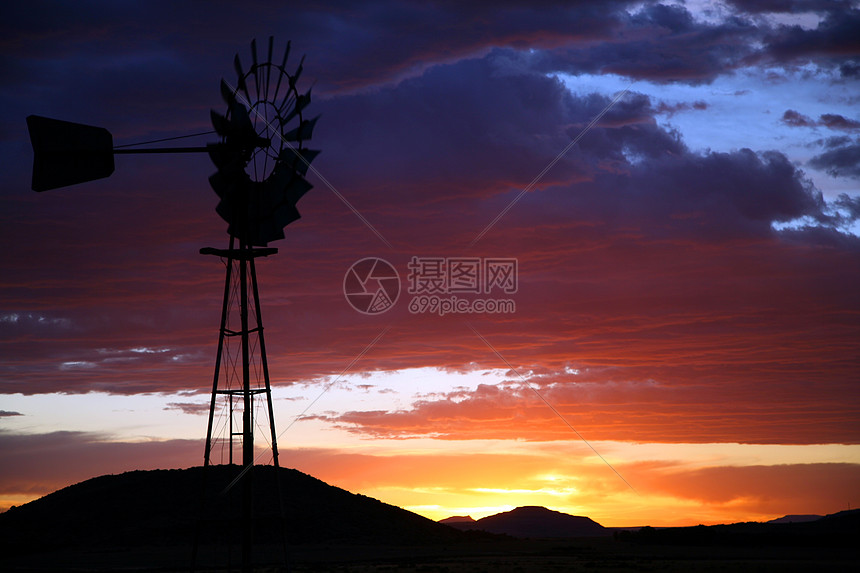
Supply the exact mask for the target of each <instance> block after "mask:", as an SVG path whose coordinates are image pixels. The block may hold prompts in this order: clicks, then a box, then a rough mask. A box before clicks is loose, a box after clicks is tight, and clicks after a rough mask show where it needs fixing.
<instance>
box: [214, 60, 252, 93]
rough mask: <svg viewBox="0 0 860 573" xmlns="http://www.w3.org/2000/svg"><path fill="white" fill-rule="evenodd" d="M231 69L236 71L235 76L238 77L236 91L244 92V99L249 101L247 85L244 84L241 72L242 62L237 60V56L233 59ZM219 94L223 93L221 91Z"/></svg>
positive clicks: (243, 74)
mask: <svg viewBox="0 0 860 573" xmlns="http://www.w3.org/2000/svg"><path fill="white" fill-rule="evenodd" d="M233 68H234V69H235V70H236V75H237V76H239V84H238V86H237V88H236V89H237V90H241V91H243V92H245V99H246V100H248V101H251V94H249V93H248V85H247V84H246V83H245V72H243V71H242V62H241V60H239V54H236V57H235V58H233ZM221 81H224V80H221ZM221 93H222V94H223V93H224V92H223V91H222V92H221ZM228 103H229V102H228Z"/></svg>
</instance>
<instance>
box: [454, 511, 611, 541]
mask: <svg viewBox="0 0 860 573" xmlns="http://www.w3.org/2000/svg"><path fill="white" fill-rule="evenodd" d="M440 523H446V524H448V525H450V526H452V527H456V528H457V529H460V530H463V531H469V530H478V531H486V532H489V533H496V534H502V535H510V536H512V537H521V538H547V539H548V538H562V537H603V536H609V535H612V532H611V531H610V530H608V529H606V528H605V527H603V526H602V525H600V524H599V523H597V522H595V521H593V520H591V519H589V518H588V517H579V516H574V515H568V514H566V513H561V512H559V511H553V510H551V509H547V508H545V507H536V506H526V507H518V508H516V509H514V510H511V511H507V512H504V513H497V514H495V515H490V516H487V517H483V518H481V519H479V520H477V521H475V520H472V519H471V518H469V519H468V520H466V519H464V518H462V517H456V518H454V517H450V518H448V519H445V520H443V521H442V522H440Z"/></svg>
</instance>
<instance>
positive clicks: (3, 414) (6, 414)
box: [0, 410, 24, 418]
mask: <svg viewBox="0 0 860 573" xmlns="http://www.w3.org/2000/svg"><path fill="white" fill-rule="evenodd" d="M23 415H24V414H22V413H21V412H10V411H9V410H0V418H8V417H10V416H23Z"/></svg>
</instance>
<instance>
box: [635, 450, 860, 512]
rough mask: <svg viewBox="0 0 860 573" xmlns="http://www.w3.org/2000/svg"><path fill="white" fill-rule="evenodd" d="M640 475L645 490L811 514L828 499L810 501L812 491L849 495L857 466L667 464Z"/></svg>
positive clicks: (741, 506)
mask: <svg viewBox="0 0 860 573" xmlns="http://www.w3.org/2000/svg"><path fill="white" fill-rule="evenodd" d="M637 476H638V474H637ZM641 477H642V482H643V483H641V484H640V486H641V487H643V488H644V489H646V490H648V491H651V492H655V493H656V492H660V493H663V494H665V495H671V496H675V497H683V498H688V499H692V500H696V501H700V502H702V503H707V504H714V505H718V506H719V505H723V506H733V507H734V508H736V509H740V510H743V511H747V512H756V513H761V514H771V515H778V514H780V513H782V512H784V511H785V508H791V510H790V512H791V513H812V514H815V513H819V512H821V511H822V509H821V508H822V507H824V506H825V505H826V504H825V503H823V500H821V499H819V500H816V501H813V499H812V498H811V497H810V494H812V496H815V494H816V492H830V493H831V494H833V496H834V497H835V498H842V499H848V498H850V497H851V496H852V495H854V493H853V492H854V491H856V484H857V480H858V479H860V465H858V464H851V463H833V464H785V465H774V466H760V465H750V466H724V467H706V468H699V469H693V470H690V469H685V468H671V467H668V468H665V469H662V470H658V471H653V472H648V473H643V474H642V476H641ZM837 507H838V506H837Z"/></svg>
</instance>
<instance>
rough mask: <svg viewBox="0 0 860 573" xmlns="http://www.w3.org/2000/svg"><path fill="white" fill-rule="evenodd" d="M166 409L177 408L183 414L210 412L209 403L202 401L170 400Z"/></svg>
mask: <svg viewBox="0 0 860 573" xmlns="http://www.w3.org/2000/svg"><path fill="white" fill-rule="evenodd" d="M164 409H165V410H177V411H179V412H182V413H183V414H197V415H202V414H208V413H209V404H206V403H202V402H169V403H168V404H167V406H165V408H164Z"/></svg>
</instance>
